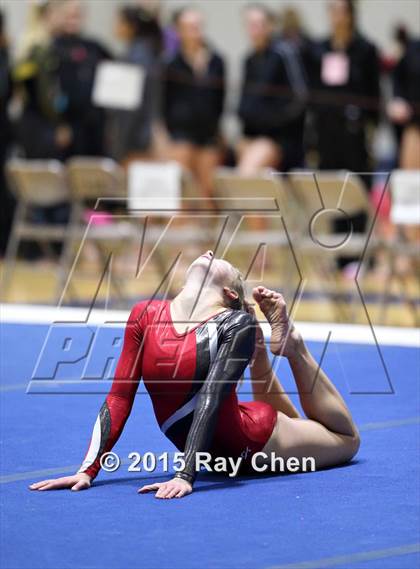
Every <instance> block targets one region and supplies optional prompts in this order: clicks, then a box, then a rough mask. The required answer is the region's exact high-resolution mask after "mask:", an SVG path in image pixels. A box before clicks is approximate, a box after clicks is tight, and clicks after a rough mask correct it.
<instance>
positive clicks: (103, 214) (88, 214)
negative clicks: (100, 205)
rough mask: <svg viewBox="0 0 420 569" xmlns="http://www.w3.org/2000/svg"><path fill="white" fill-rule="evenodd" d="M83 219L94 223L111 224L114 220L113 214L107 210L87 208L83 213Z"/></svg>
mask: <svg viewBox="0 0 420 569" xmlns="http://www.w3.org/2000/svg"><path fill="white" fill-rule="evenodd" d="M83 219H84V220H85V221H86V223H89V222H90V223H91V224H92V225H109V224H110V223H112V221H113V216H112V214H111V213H108V212H107V211H96V210H94V209H86V210H85V211H84V213H83Z"/></svg>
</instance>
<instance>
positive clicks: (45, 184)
mask: <svg viewBox="0 0 420 569" xmlns="http://www.w3.org/2000/svg"><path fill="white" fill-rule="evenodd" d="M6 174H7V177H8V179H9V182H10V187H11V189H12V192H13V193H14V194H15V197H16V198H17V199H18V200H21V201H22V202H24V203H26V204H27V205H30V206H36V207H49V206H54V205H58V204H60V203H64V202H66V201H68V200H69V192H68V187H67V183H66V176H65V170H64V167H63V165H62V163H61V162H59V161H58V160H22V159H12V160H10V161H9V162H7V164H6Z"/></svg>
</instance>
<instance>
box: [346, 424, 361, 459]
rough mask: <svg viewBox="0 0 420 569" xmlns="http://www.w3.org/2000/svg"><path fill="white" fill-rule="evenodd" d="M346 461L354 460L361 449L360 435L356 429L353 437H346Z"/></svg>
mask: <svg viewBox="0 0 420 569" xmlns="http://www.w3.org/2000/svg"><path fill="white" fill-rule="evenodd" d="M345 445H346V459H347V460H352V458H354V457H355V456H356V454H357V453H358V452H359V448H360V434H359V431H358V430H357V429H355V431H354V434H353V435H349V436H347V437H346V442H345Z"/></svg>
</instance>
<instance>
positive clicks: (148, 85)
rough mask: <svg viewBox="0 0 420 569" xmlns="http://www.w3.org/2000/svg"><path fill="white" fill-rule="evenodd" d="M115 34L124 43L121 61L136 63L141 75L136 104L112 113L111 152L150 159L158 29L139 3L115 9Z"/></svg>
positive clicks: (158, 69)
mask: <svg viewBox="0 0 420 569" xmlns="http://www.w3.org/2000/svg"><path fill="white" fill-rule="evenodd" d="M115 33H116V37H117V38H118V39H119V40H120V41H122V42H123V43H124V44H125V45H126V51H125V54H124V56H123V58H122V61H123V62H124V63H129V64H132V65H137V66H139V67H140V68H141V69H142V70H143V72H144V74H145V77H144V88H143V96H142V98H141V101H140V103H139V105H138V107H137V108H136V109H134V110H119V111H115V112H114V113H113V114H112V119H111V121H112V128H111V132H112V140H111V148H112V150H111V153H112V155H113V157H114V158H116V159H117V160H122V161H130V160H132V159H134V158H137V159H147V158H152V157H153V150H154V148H153V146H154V145H153V142H154V141H153V127H154V124H155V122H156V121H157V118H158V111H159V104H158V102H159V97H160V79H161V77H160V75H161V59H160V56H161V52H162V44H163V38H162V32H161V29H160V26H159V22H158V20H157V19H156V17H155V16H154V15H153V14H151V13H149V12H148V11H146V10H145V9H144V8H142V7H140V6H138V7H136V6H125V7H122V8H121V9H120V10H119V13H118V19H117V23H116V27H115Z"/></svg>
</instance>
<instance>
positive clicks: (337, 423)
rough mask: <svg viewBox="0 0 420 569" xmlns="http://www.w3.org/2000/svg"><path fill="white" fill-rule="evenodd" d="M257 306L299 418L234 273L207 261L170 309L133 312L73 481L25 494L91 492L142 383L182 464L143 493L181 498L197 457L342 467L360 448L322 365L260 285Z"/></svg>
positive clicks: (158, 305) (38, 486)
mask: <svg viewBox="0 0 420 569" xmlns="http://www.w3.org/2000/svg"><path fill="white" fill-rule="evenodd" d="M253 298H254V301H255V303H256V304H257V305H258V306H259V308H260V309H261V311H262V312H263V314H264V316H265V317H266V319H267V320H268V322H269V324H270V327H271V341H270V349H271V352H272V353H273V354H276V355H282V356H283V357H285V358H287V359H288V362H289V365H290V367H291V370H292V372H293V376H294V379H295V381H296V384H297V388H298V392H299V398H300V402H301V405H302V409H303V410H304V413H305V415H306V418H304V417H302V416H301V414H300V413H299V411H298V410H297V409H296V407H295V406H294V405H293V403H292V401H291V400H290V398H289V397H288V396H287V395H286V394H285V392H284V389H283V387H282V385H281V383H280V382H279V380H278V378H277V377H276V375H275V373H274V371H273V370H272V366H271V364H270V361H269V358H268V354H267V351H266V348H265V344H264V336H263V332H262V329H261V328H260V326H259V325H258V323H257V321H256V319H255V312H254V310H253V308H252V307H251V306H250V305H249V304H248V303H247V302H246V301H245V298H244V286H243V280H242V277H241V274H240V273H239V271H238V270H237V269H236V268H234V267H233V266H232V265H231V264H230V263H228V262H227V261H225V260H223V259H217V258H215V257H214V255H213V252H212V251H207V252H206V253H205V254H204V255H201V256H200V257H199V258H198V259H196V260H195V261H194V262H193V263H192V264H191V265H190V267H189V268H188V270H187V273H186V278H185V284H184V287H183V288H182V290H181V291H180V293H179V294H178V295H177V296H176V297H175V298H174V299H173V300H172V301H161V300H150V301H143V302H140V303H138V304H136V305H135V306H134V308H133V309H132V311H131V314H130V317H129V320H128V322H127V326H126V330H125V335H124V346H123V349H122V353H121V356H120V359H119V361H118V364H117V368H116V372H115V377H114V380H113V383H112V387H111V390H110V392H109V394H108V396H107V398H106V400H105V402H104V404H103V406H102V408H101V410H100V412H99V415H98V418H97V420H96V423H95V426H94V429H93V434H92V438H91V442H90V445H89V448H88V451H87V454H86V456H85V459H84V461H83V463H82V465H81V467H80V469H79V471H78V472H77V473H76V474H74V475H73V476H65V477H62V478H58V479H51V480H44V481H42V482H37V483H35V484H32V485H31V486H30V487H29V488H30V489H31V490H39V491H44V490H55V489H60V488H69V489H71V490H74V491H77V490H84V489H87V488H89V487H90V486H91V484H92V482H93V480H94V479H95V477H96V476H97V474H98V472H99V470H100V468H101V456H103V454H104V453H106V452H109V451H110V450H111V449H112V448H113V446H114V445H115V443H116V442H117V440H118V438H119V436H120V435H121V433H122V431H123V429H124V425H125V423H126V421H127V419H128V416H129V415H130V412H131V408H132V405H133V401H134V398H135V395H136V391H137V387H138V384H139V381H140V378H143V381H144V383H145V386H146V389H147V391H148V393H149V395H150V397H151V400H152V403H153V408H154V412H155V415H156V419H157V422H158V424H159V427H160V429H161V431H162V432H163V433H164V434H165V435H166V436H167V438H168V439H169V440H170V441H171V442H172V443H173V444H174V445H175V446H176V447H177V448H178V449H179V450H180V451H182V452H183V453H184V462H185V466H184V467H183V468H182V469H181V470H179V471H178V472H176V474H175V476H174V477H173V478H172V480H169V481H167V482H159V483H155V484H149V485H146V486H143V487H142V488H140V489H139V492H140V493H145V492H155V495H156V498H166V499H170V498H182V497H183V496H186V495H188V494H190V493H191V492H192V491H193V484H194V481H195V478H196V476H197V468H196V456H197V453H199V452H204V451H207V452H209V453H210V454H211V456H212V457H234V458H235V459H236V458H238V457H241V458H242V459H243V463H244V467H245V468H247V467H250V465H251V459H252V457H253V455H254V454H255V453H260V452H261V451H262V453H263V456H259V460H260V462H262V463H264V460H265V458H264V456H266V457H267V461H268V460H269V457H271V456H275V457H281V458H283V459H284V460H287V459H288V458H289V457H296V458H297V459H300V458H303V457H313V459H314V460H315V463H316V467H317V468H325V467H332V466H335V465H339V464H342V463H345V462H347V461H349V460H351V458H352V457H353V456H354V455H355V454H356V453H357V451H358V448H359V445H360V439H359V434H358V431H357V427H356V426H355V424H354V422H353V420H352V417H351V414H350V411H349V409H348V408H347V406H346V404H345V402H344V400H343V399H342V397H341V396H340V394H339V393H338V391H337V389H336V388H335V387H334V385H333V384H332V383H331V381H330V380H329V378H328V377H327V376H326V374H325V373H324V372H323V370H322V369H320V367H319V366H318V364H317V363H316V361H315V360H314V358H313V357H312V355H311V354H310V352H309V350H308V349H307V347H306V346H305V343H304V341H303V339H302V337H301V335H300V334H299V332H298V331H297V329H296V328H295V326H294V324H293V323H292V321H291V319H289V317H288V314H287V310H286V304H285V301H284V299H283V297H282V295H281V294H280V293H278V292H275V291H271V290H268V289H267V288H265V287H263V286H259V287H256V288H254V290H253ZM248 365H249V366H250V373H251V381H252V389H253V395H254V401H252V402H240V401H238V398H237V394H236V387H237V384H238V382H239V381H240V379H241V377H242V375H243V373H244V371H245V368H246V367H247V366H248Z"/></svg>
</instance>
